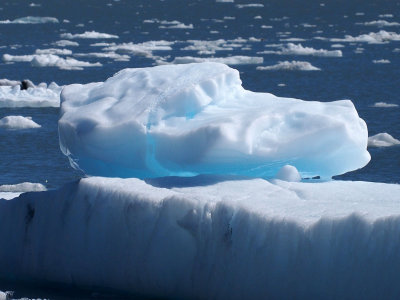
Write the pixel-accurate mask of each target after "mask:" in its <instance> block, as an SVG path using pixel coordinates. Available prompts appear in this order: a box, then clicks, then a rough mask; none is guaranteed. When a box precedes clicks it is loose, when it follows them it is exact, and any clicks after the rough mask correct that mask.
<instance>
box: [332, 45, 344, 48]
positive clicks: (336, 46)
mask: <svg viewBox="0 0 400 300" xmlns="http://www.w3.org/2000/svg"><path fill="white" fill-rule="evenodd" d="M331 47H332V48H344V47H345V46H344V45H342V44H332V45H331Z"/></svg>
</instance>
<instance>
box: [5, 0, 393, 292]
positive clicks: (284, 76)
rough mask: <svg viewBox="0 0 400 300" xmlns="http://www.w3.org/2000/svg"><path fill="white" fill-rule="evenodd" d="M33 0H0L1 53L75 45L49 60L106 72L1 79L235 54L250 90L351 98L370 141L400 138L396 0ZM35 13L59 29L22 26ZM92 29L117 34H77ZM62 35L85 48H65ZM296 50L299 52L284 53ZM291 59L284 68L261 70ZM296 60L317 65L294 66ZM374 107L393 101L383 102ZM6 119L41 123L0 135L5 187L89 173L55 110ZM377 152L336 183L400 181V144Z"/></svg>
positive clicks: (81, 79) (19, 69)
mask: <svg viewBox="0 0 400 300" xmlns="http://www.w3.org/2000/svg"><path fill="white" fill-rule="evenodd" d="M32 1H33V2H30V1H26V0H10V1H6V0H3V1H1V2H0V57H3V55H6V54H8V55H12V56H22V55H33V54H35V52H36V51H37V50H38V49H49V48H53V49H54V48H56V49H68V50H70V51H67V52H65V53H66V54H53V55H57V56H58V57H59V58H61V59H66V58H67V57H70V58H73V59H75V60H79V61H84V62H88V63H92V64H95V63H100V64H101V66H100V64H96V65H95V66H89V67H76V66H75V69H74V66H70V67H69V68H67V69H62V68H60V65H58V66H57V64H56V65H55V66H41V67H39V66H35V64H32V63H30V62H20V61H17V60H18V58H17V59H14V60H11V61H4V59H3V60H1V61H0V79H1V78H6V79H11V80H22V79H29V80H31V81H33V82H34V83H35V84H39V83H40V82H46V83H48V84H49V83H50V82H53V81H54V82H56V83H57V84H58V85H66V84H71V83H88V82H96V81H104V80H106V79H107V78H108V77H110V76H112V75H113V74H114V73H116V72H118V71H119V70H121V69H124V68H137V67H150V66H154V65H158V64H165V63H174V60H175V62H179V61H195V60H196V59H198V58H204V59H207V58H222V59H225V58H227V57H231V56H233V57H236V58H235V59H234V62H233V63H231V66H232V67H233V68H236V69H238V70H239V71H240V76H241V79H242V81H243V86H244V87H245V88H246V89H248V90H252V91H257V92H269V93H273V94H275V95H277V96H281V97H292V98H299V99H304V100H310V101H313V100H317V101H333V100H341V99H350V100H352V101H353V103H354V105H355V107H356V109H357V111H358V113H359V115H360V117H361V118H363V119H364V120H365V121H366V123H367V125H368V130H369V135H370V136H372V135H375V134H378V133H382V132H387V133H389V134H390V135H392V136H393V137H394V138H398V139H400V122H399V120H400V107H399V105H400V2H399V1H395V0H380V1H376V0H375V1H374V0H347V1H341V0H339V1H337V0H330V1H324V0H319V1H314V0H299V1H296V0H290V1H289V0H269V1H266V0H254V1H248V0H234V1H226V0H225V1H221V0H219V1H216V0H164V1H161V0H52V1H48V0H32ZM27 16H35V17H52V18H56V19H57V22H55V21H54V19H52V20H53V21H51V22H46V23H39V24H20V23H19V22H18V21H15V20H16V19H17V20H18V18H25V17H27ZM7 20H8V21H7ZM41 20H44V19H41ZM91 31H95V32H97V33H106V34H108V35H111V36H108V37H112V38H104V37H105V36H104V37H99V38H92V39H89V38H82V36H81V38H79V37H77V36H74V35H76V34H83V33H84V32H91ZM68 34H69V35H68ZM60 40H69V41H73V42H76V43H78V44H79V45H76V44H75V45H74V46H72V45H65V46H61V45H62V43H57V41H60ZM289 43H293V44H294V45H295V46H293V45H291V46H290V45H288V44H289ZM299 45H300V46H299ZM290 47H292V48H290ZM296 47H297V48H296ZM293 48H296V49H297V52H296V51H294V52H293V51H292V52H291V53H285V51H288V49H292V50H293ZM285 49H286V50H285ZM299 49H300V50H299ZM320 49H322V50H320ZM335 50H336V52H335ZM51 51H53V52H52V53H56V52H55V51H54V50H51ZM338 51H340V52H341V53H340V55H339V54H338V53H339V52H338ZM289 52H290V51H289ZM284 61H287V62H288V65H289V67H288V69H282V68H280V67H279V66H278V67H276V68H275V69H269V70H268V69H266V70H262V69H261V68H259V67H267V66H274V65H277V64H279V62H284ZM293 61H300V62H303V63H300V65H301V66H303V68H306V69H307V67H304V66H306V65H307V64H306V63H309V64H311V65H312V66H313V67H315V68H318V69H320V70H314V71H307V70H298V69H296V68H295V67H294V65H295V64H294V63H292V62H293ZM71 68H72V69H71ZM76 68H80V69H79V70H77V69H76ZM257 68H258V69H257ZM300 68H302V67H300ZM378 102H384V103H386V104H392V105H389V106H390V107H376V106H375V103H378ZM396 105H397V106H396ZM9 115H22V116H30V117H32V119H33V120H34V121H35V122H36V123H38V124H40V125H41V126H42V127H41V128H39V129H28V130H22V131H18V130H1V129H0V170H1V171H0V185H3V184H17V183H21V182H38V183H42V184H44V185H45V186H46V187H47V188H48V189H53V188H57V187H60V186H61V185H63V184H64V183H66V182H70V181H73V180H76V179H78V178H80V177H81V176H82V174H80V173H79V172H77V171H75V170H73V169H72V168H71V167H70V166H69V162H68V159H67V158H66V157H65V156H63V155H62V153H61V151H60V149H59V144H58V129H57V121H58V117H59V109H58V108H0V118H2V117H4V116H9ZM338 142H340V141H338ZM369 151H370V153H371V156H372V159H371V162H370V163H369V164H368V165H367V166H366V167H365V168H363V169H361V170H357V171H354V172H350V173H348V174H344V175H341V176H338V177H337V179H343V180H363V181H378V182H387V183H399V182H400V146H399V145H397V146H392V147H380V148H372V147H371V148H369ZM0 290H1V287H0Z"/></svg>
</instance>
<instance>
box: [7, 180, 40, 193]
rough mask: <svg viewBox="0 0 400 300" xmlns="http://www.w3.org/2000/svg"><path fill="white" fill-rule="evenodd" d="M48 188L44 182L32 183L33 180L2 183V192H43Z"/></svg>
mask: <svg viewBox="0 0 400 300" xmlns="http://www.w3.org/2000/svg"><path fill="white" fill-rule="evenodd" d="M46 190H47V189H46V187H45V186H44V185H43V184H41V183H32V182H23V183H18V184H3V185H0V192H7V193H26V192H43V191H46Z"/></svg>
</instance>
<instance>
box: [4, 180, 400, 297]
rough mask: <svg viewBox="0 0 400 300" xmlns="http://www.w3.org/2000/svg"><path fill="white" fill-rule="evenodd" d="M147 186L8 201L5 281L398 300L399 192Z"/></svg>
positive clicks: (238, 184)
mask: <svg viewBox="0 0 400 300" xmlns="http://www.w3.org/2000/svg"><path fill="white" fill-rule="evenodd" d="M194 182H196V185H198V182H199V180H198V179H196V180H194ZM149 183H150V182H149ZM149 183H146V182H144V181H142V180H139V179H136V178H130V179H115V178H101V177H91V178H84V179H81V180H80V182H74V183H71V184H68V185H66V186H64V187H63V188H61V189H59V190H53V191H47V192H36V193H25V194H22V195H21V196H19V198H15V199H12V200H7V201H6V200H0V220H1V223H2V226H0V240H1V241H6V242H4V243H3V244H2V246H1V247H0V265H1V268H0V277H1V278H3V279H9V280H13V281H16V280H20V281H22V282H25V283H26V282H33V283H35V284H36V285H37V284H40V285H41V286H45V285H49V286H54V285H57V286H66V287H75V288H76V287H80V288H86V289H89V290H96V289H97V290H99V289H105V290H110V289H111V290H113V291H115V292H124V293H128V294H132V295H142V296H147V297H150V298H157V299H158V298H161V299H315V298H318V299H329V298H334V299H344V298H351V299H360V298H362V299H397V298H398V295H400V285H399V284H398V274H399V271H400V252H399V251H398V247H399V243H400V238H399V237H400V206H399V205H398V203H399V196H398V195H400V186H399V185H394V184H382V183H367V182H342V181H330V182H323V183H300V182H284V181H280V180H276V181H275V183H272V182H268V181H266V180H262V179H253V180H228V181H224V180H214V182H212V181H210V182H209V183H208V184H206V185H203V186H194V187H191V186H190V182H189V183H187V184H186V186H179V182H172V183H170V184H165V183H162V182H158V185H159V187H157V181H156V180H155V179H153V180H152V182H151V183H152V184H149ZM174 185H175V186H176V187H173V186H174Z"/></svg>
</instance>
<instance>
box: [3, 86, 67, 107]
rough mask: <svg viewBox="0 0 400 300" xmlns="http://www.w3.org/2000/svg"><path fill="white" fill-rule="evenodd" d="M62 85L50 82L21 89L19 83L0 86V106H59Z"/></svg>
mask: <svg viewBox="0 0 400 300" xmlns="http://www.w3.org/2000/svg"><path fill="white" fill-rule="evenodd" d="M61 89H62V87H60V86H58V85H57V84H56V83H54V82H52V83H51V84H49V86H48V87H46V86H44V85H38V86H35V87H30V88H28V89H27V90H21V89H20V86H19V85H16V86H0V107H59V106H60V92H61Z"/></svg>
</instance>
